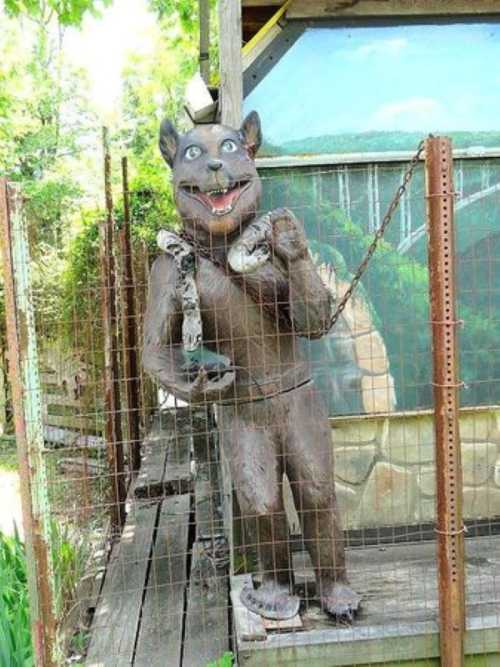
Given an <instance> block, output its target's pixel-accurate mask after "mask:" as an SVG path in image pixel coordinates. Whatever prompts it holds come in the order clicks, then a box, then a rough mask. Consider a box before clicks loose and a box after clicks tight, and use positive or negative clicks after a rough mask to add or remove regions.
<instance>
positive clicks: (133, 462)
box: [119, 157, 141, 473]
mask: <svg viewBox="0 0 500 667" xmlns="http://www.w3.org/2000/svg"><path fill="white" fill-rule="evenodd" d="M122 187H123V225H122V228H121V229H120V234H119V239H120V254H121V277H122V279H121V316H122V330H123V335H122V345H123V375H124V379H125V392H126V398H127V430H128V433H127V435H128V452H129V466H130V470H131V471H132V472H134V473H136V472H137V471H138V470H139V468H140V467H141V438H140V428H139V422H140V415H139V395H140V386H139V368H138V363H137V315H136V310H135V285H134V271H133V262H132V245H131V243H130V204H129V190H128V165H127V158H126V157H122Z"/></svg>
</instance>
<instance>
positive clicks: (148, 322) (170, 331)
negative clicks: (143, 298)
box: [142, 255, 189, 401]
mask: <svg viewBox="0 0 500 667" xmlns="http://www.w3.org/2000/svg"><path fill="white" fill-rule="evenodd" d="M176 279H177V270H176V267H175V264H174V261H173V259H172V258H170V257H168V256H167V255H160V256H159V257H158V258H157V259H156V260H155V262H154V263H153V266H152V267H151V273H150V276H149V293H148V303H147V307H146V314H145V316H144V346H143V354H142V363H143V366H144V369H145V370H146V372H147V373H149V374H150V375H152V376H153V377H154V378H155V379H156V380H158V382H159V383H160V384H161V385H162V387H164V388H165V389H167V390H168V391H169V392H171V393H172V394H174V396H176V398H180V399H182V400H184V401H187V400H189V383H188V382H186V380H185V378H183V373H182V364H183V357H182V311H181V304H180V303H179V300H178V299H177V294H176Z"/></svg>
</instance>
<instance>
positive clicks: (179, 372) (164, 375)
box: [142, 254, 235, 403]
mask: <svg viewBox="0 0 500 667" xmlns="http://www.w3.org/2000/svg"><path fill="white" fill-rule="evenodd" d="M176 282H177V268H176V266H175V261H174V259H173V258H172V257H170V256H168V255H167V254H163V255H160V256H159V257H158V258H157V259H156V260H155V262H154V264H153V266H152V267H151V274H150V278H149V294H148V303H147V308H146V314H145V316H144V345H143V354H142V363H143V366H144V369H145V371H146V372H147V373H149V374H150V375H152V376H153V377H154V378H155V379H156V380H158V382H159V383H160V384H161V386H162V387H164V388H165V389H166V390H167V391H169V392H170V393H172V394H173V395H174V396H175V397H176V398H179V399H181V400H183V401H186V402H188V403H203V402H208V401H216V400H221V399H222V398H224V396H226V395H227V394H228V393H229V392H230V391H231V388H232V385H233V384H234V379H235V373H234V371H228V372H225V373H223V374H221V376H220V377H219V378H217V379H215V380H210V379H209V378H208V375H207V373H206V371H205V370H204V369H203V368H200V369H199V371H198V375H197V376H196V377H195V379H194V380H193V381H192V382H190V381H189V380H188V379H187V377H186V373H185V372H184V370H183V365H184V362H185V359H184V356H183V344H182V321H183V313H182V307H181V303H180V300H179V299H178V297H177V290H176Z"/></svg>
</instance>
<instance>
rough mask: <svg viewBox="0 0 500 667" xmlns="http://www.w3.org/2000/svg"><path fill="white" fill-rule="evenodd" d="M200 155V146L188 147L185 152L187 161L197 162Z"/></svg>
mask: <svg viewBox="0 0 500 667" xmlns="http://www.w3.org/2000/svg"><path fill="white" fill-rule="evenodd" d="M200 155H201V148H200V147H199V146H188V147H187V148H186V150H185V151H184V156H185V157H186V159H187V160H196V158H198V157H200Z"/></svg>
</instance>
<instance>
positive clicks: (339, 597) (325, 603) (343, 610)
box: [320, 582, 361, 623]
mask: <svg viewBox="0 0 500 667" xmlns="http://www.w3.org/2000/svg"><path fill="white" fill-rule="evenodd" d="M320 604H321V608H322V609H323V611H325V612H326V613H327V614H329V615H330V616H333V617H334V618H335V619H336V620H337V621H339V622H343V623H352V621H353V619H354V617H355V616H356V614H357V613H358V611H359V609H360V606H361V596H360V595H358V594H357V593H356V592H355V591H353V590H352V588H350V586H348V585H347V584H344V583H341V582H333V583H329V584H326V585H323V590H322V593H321V596H320Z"/></svg>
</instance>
